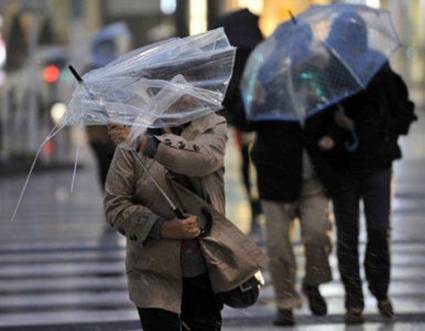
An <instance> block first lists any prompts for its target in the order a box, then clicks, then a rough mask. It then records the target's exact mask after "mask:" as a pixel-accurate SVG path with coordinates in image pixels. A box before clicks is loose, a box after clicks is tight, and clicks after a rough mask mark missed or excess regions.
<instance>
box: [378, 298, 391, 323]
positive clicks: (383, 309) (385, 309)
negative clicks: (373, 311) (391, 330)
mask: <svg viewBox="0 0 425 331" xmlns="http://www.w3.org/2000/svg"><path fill="white" fill-rule="evenodd" d="M378 309H379V312H380V313H381V315H382V316H384V317H385V318H393V317H394V308H393V305H392V304H391V301H390V300H389V299H385V300H381V301H379V302H378Z"/></svg>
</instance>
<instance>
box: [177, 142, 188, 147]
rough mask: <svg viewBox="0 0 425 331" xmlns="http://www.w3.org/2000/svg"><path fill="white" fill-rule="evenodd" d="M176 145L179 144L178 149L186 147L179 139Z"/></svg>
mask: <svg viewBox="0 0 425 331" xmlns="http://www.w3.org/2000/svg"><path fill="white" fill-rule="evenodd" d="M177 145H178V146H179V148H180V149H183V148H185V147H186V145H185V143H184V142H183V141H179V142H178V144H177Z"/></svg>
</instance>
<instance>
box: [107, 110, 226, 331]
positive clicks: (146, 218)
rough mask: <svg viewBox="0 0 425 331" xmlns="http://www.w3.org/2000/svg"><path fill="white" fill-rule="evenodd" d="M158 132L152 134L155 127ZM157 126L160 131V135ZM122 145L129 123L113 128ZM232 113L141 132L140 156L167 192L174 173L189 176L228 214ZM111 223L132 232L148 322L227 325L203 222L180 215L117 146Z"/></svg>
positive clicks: (135, 277)
mask: <svg viewBox="0 0 425 331" xmlns="http://www.w3.org/2000/svg"><path fill="white" fill-rule="evenodd" d="M149 133H151V134H149ZM155 133H157V134H155ZM110 135H111V138H112V139H113V140H114V141H115V143H117V144H119V143H121V142H122V141H123V140H125V139H126V138H127V136H128V129H126V128H124V127H120V126H112V127H110ZM226 141H227V137H226V122H225V119H224V118H223V117H221V116H218V115H216V114H210V115H207V116H205V117H203V118H201V119H197V120H194V121H192V122H190V123H188V124H186V125H182V126H180V127H176V128H172V129H165V130H162V132H149V131H148V134H146V135H144V136H142V137H140V138H139V141H138V144H139V152H138V153H139V157H140V158H141V160H142V161H143V162H144V164H145V165H146V166H147V168H148V169H149V170H150V172H151V173H152V175H153V176H154V177H155V179H156V180H157V181H158V182H159V184H160V185H161V186H162V187H163V188H164V190H165V191H166V192H167V194H168V195H170V196H171V197H175V191H173V189H172V187H171V185H170V181H169V178H168V177H169V174H170V173H173V174H175V175H177V176H182V177H183V178H186V180H188V181H189V182H190V185H191V187H193V188H194V189H195V190H196V192H197V194H198V195H199V196H201V197H202V198H203V199H205V200H206V201H208V202H209V203H210V204H211V205H212V206H213V207H214V209H215V210H216V211H217V212H218V213H221V214H224V183H223V175H224V151H225V144H226ZM105 190H106V196H105V211H106V217H107V221H108V223H110V225H111V226H112V227H113V228H114V229H116V230H117V231H119V232H120V233H121V234H122V235H124V236H126V238H127V257H126V269H127V275H128V288H129V292H130V299H131V300H132V301H133V302H134V303H135V304H136V306H137V307H138V311H139V315H140V318H141V323H142V326H143V329H144V330H145V331H146V330H147V331H150V330H161V331H164V330H167V331H173V330H176V331H177V330H180V329H181V328H183V330H203V331H208V330H220V329H221V309H222V304H221V303H220V302H218V301H217V299H216V296H215V295H214V292H213V289H212V286H211V282H210V276H209V274H208V269H207V264H206V262H205V259H204V257H203V254H202V253H201V249H200V245H199V241H198V240H196V238H197V237H198V236H199V235H200V233H201V231H202V230H203V229H202V228H203V226H205V225H204V223H203V222H202V220H201V219H200V218H199V217H197V216H194V215H187V217H186V218H185V219H184V220H181V219H176V218H175V216H174V214H173V212H172V210H171V208H170V207H169V206H168V204H167V203H166V202H165V201H164V199H163V197H162V196H161V194H160V192H159V191H158V189H157V188H156V187H155V186H154V185H153V183H152V180H151V179H150V178H149V177H148V176H147V175H146V174H145V173H144V171H143V168H142V167H140V165H139V164H138V161H137V160H136V158H135V157H134V155H133V154H131V152H129V151H127V150H125V149H122V148H117V150H116V152H115V155H114V159H113V161H112V165H111V168H110V170H109V174H108V177H107V182H106V188H105Z"/></svg>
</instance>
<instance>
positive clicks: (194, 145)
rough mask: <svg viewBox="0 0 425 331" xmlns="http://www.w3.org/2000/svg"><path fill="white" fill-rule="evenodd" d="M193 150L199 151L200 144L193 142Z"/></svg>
mask: <svg viewBox="0 0 425 331" xmlns="http://www.w3.org/2000/svg"><path fill="white" fill-rule="evenodd" d="M193 150H194V151H195V152H199V146H198V145H196V144H193Z"/></svg>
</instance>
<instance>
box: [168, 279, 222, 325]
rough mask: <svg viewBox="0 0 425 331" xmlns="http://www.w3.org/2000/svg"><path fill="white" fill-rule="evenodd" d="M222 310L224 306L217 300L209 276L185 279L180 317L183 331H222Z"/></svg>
mask: <svg viewBox="0 0 425 331" xmlns="http://www.w3.org/2000/svg"><path fill="white" fill-rule="evenodd" d="M222 309H223V305H222V304H221V303H219V302H218V301H217V300H216V297H215V295H214V292H213V290H212V287H211V283H210V279H209V277H208V274H202V275H199V276H196V277H192V278H183V298H182V314H181V316H180V318H181V322H182V330H183V331H186V330H190V331H220V330H221V321H222V320H221V310H222ZM164 330H166V329H164Z"/></svg>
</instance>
